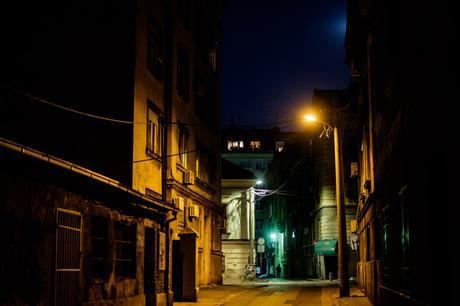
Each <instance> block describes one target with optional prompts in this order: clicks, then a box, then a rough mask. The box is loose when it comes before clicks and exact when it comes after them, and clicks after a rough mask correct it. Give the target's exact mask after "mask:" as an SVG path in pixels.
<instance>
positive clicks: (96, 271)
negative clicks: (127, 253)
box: [91, 216, 109, 278]
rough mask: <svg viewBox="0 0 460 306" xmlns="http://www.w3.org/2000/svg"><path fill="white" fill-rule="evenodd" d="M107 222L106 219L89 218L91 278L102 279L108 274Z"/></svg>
mask: <svg viewBox="0 0 460 306" xmlns="http://www.w3.org/2000/svg"><path fill="white" fill-rule="evenodd" d="M108 234H109V222H108V220H107V219H106V218H102V217H97V216H92V217H91V243H92V252H91V277H93V278H104V277H106V276H107V273H108V260H109V244H108Z"/></svg>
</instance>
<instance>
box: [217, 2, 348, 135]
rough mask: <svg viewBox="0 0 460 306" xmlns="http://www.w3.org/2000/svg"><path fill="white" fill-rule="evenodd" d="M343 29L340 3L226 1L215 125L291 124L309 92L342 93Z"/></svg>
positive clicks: (344, 71)
mask: <svg viewBox="0 0 460 306" xmlns="http://www.w3.org/2000/svg"><path fill="white" fill-rule="evenodd" d="M345 25H346V1H345V0H321V1H318V0H315V1H313V0H311V1H310V0H284V1H281V0H278V1H274V0H229V1H228V5H227V7H226V9H225V12H224V41H223V44H222V125H223V126H226V125H228V124H230V123H235V124H237V125H258V124H265V123H276V122H280V121H283V120H286V119H287V120H289V119H294V118H296V117H298V116H299V114H300V113H301V112H302V109H305V108H306V107H308V104H309V103H310V102H311V96H312V93H313V89H314V88H321V89H337V88H345V87H347V85H348V83H349V80H350V72H349V68H348V67H347V66H346V64H345V49H344V39H345ZM278 125H279V126H280V127H282V128H285V129H286V128H287V129H292V128H293V126H292V125H290V126H286V125H283V124H278ZM294 128H295V127H294Z"/></svg>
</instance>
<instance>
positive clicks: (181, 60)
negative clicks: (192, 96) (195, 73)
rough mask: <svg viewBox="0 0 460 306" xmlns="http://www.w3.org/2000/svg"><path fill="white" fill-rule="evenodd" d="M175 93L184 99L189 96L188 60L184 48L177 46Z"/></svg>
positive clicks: (186, 99)
mask: <svg viewBox="0 0 460 306" xmlns="http://www.w3.org/2000/svg"><path fill="white" fill-rule="evenodd" d="M177 94H178V95H179V97H181V98H182V99H183V100H184V101H188V98H189V60H188V57H187V53H186V51H185V49H184V48H179V50H178V58H177Z"/></svg>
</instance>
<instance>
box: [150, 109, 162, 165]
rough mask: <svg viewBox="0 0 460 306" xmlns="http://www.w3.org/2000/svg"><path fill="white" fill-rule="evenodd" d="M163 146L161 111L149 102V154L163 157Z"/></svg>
mask: <svg viewBox="0 0 460 306" xmlns="http://www.w3.org/2000/svg"><path fill="white" fill-rule="evenodd" d="M162 144H163V125H162V117H161V112H160V110H159V109H158V108H157V107H156V106H155V105H154V104H153V103H152V102H151V101H148V102H147V154H149V155H153V156H156V157H161V151H162Z"/></svg>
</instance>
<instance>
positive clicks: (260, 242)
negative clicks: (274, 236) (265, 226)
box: [257, 237, 265, 245]
mask: <svg viewBox="0 0 460 306" xmlns="http://www.w3.org/2000/svg"><path fill="white" fill-rule="evenodd" d="M264 243H265V240H264V238H262V237H260V238H259V239H257V244H258V245H264Z"/></svg>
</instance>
